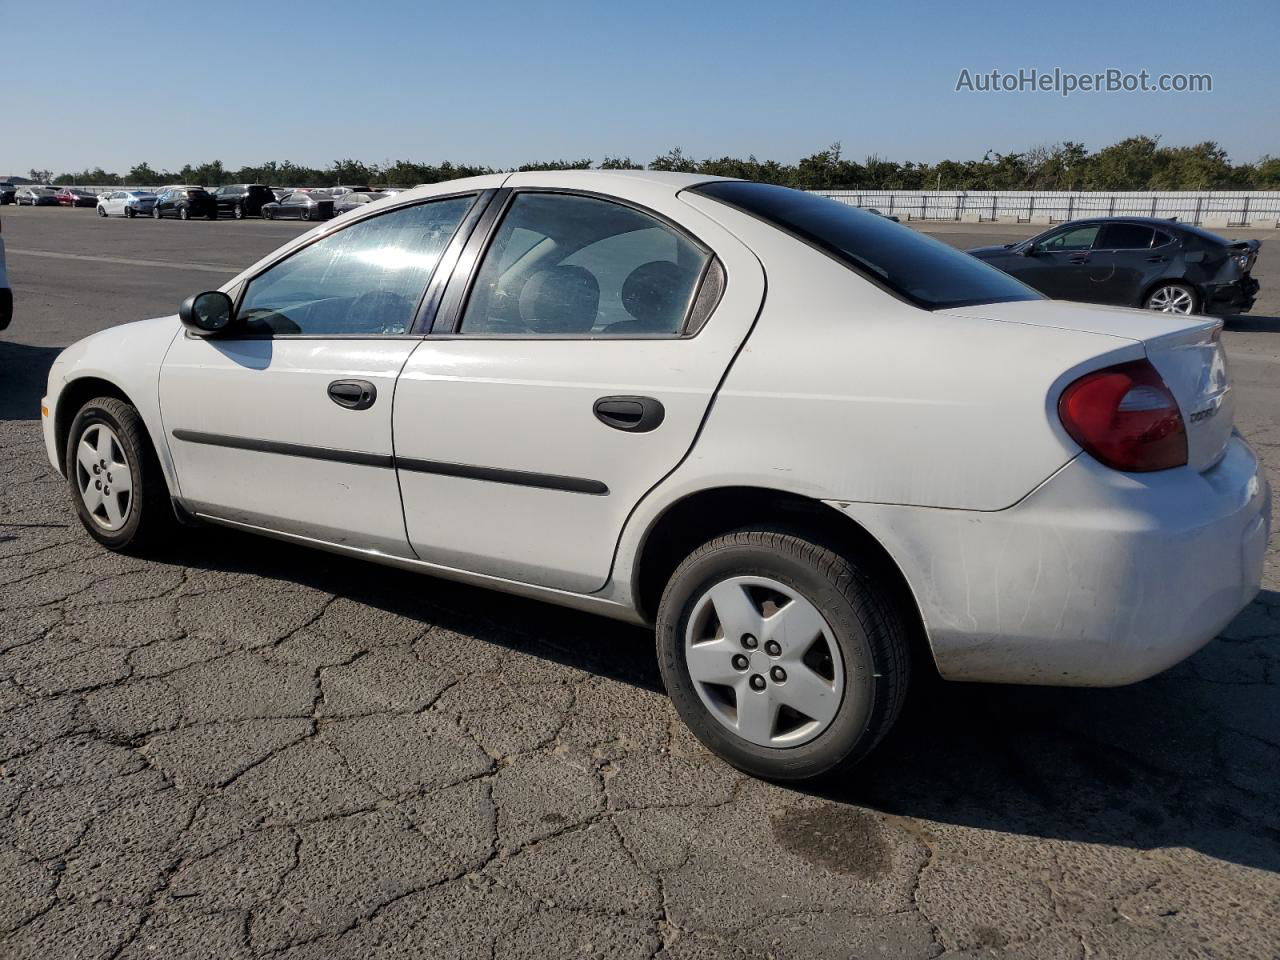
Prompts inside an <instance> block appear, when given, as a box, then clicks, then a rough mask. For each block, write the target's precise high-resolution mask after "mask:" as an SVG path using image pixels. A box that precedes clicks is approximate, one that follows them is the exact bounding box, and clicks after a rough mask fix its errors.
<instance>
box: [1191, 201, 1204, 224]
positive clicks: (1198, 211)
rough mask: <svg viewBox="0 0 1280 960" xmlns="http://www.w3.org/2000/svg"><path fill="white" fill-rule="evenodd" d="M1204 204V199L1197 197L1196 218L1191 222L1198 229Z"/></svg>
mask: <svg viewBox="0 0 1280 960" xmlns="http://www.w3.org/2000/svg"><path fill="white" fill-rule="evenodd" d="M1202 203H1204V197H1200V196H1197V197H1196V218H1195V219H1194V220H1192V221H1191V222H1192V223H1194V224H1195V225H1196V226H1197V227H1198V226H1200V204H1202Z"/></svg>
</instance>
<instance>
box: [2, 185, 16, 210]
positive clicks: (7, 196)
mask: <svg viewBox="0 0 1280 960" xmlns="http://www.w3.org/2000/svg"><path fill="white" fill-rule="evenodd" d="M17 193H18V188H17V187H16V186H14V185H13V184H12V183H9V182H8V181H7V180H6V181H5V182H4V183H0V206H5V205H6V204H10V203H13V198H14V197H15V196H16V195H17Z"/></svg>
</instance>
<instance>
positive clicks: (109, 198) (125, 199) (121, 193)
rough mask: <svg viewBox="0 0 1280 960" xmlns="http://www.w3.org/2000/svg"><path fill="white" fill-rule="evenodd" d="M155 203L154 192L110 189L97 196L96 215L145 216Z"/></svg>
mask: <svg viewBox="0 0 1280 960" xmlns="http://www.w3.org/2000/svg"><path fill="white" fill-rule="evenodd" d="M155 205H156V194H154V193H150V192H148V191H146V190H112V191H110V192H109V193H104V194H101V195H100V196H99V197H98V216H100V217H129V218H133V217H136V216H139V215H141V216H144V217H146V216H150V214H151V208H152V207H154V206H155Z"/></svg>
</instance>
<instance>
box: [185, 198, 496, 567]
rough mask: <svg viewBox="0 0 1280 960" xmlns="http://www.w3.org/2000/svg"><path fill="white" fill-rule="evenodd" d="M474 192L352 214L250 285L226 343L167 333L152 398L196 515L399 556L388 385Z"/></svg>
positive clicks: (413, 341)
mask: <svg viewBox="0 0 1280 960" xmlns="http://www.w3.org/2000/svg"><path fill="white" fill-rule="evenodd" d="M474 200H475V195H467V196H462V197H454V198H450V199H443V200H436V201H432V202H425V203H420V204H416V205H413V206H408V207H401V208H398V209H394V210H390V211H387V212H386V213H383V214H381V215H379V216H375V217H370V218H367V219H364V220H361V221H358V222H356V223H354V224H352V225H350V226H348V227H346V228H345V229H342V230H339V231H337V232H335V233H332V234H329V235H328V236H326V237H322V238H320V239H318V240H316V241H314V242H312V243H310V244H307V245H306V246H303V247H301V248H299V249H297V250H296V251H294V252H292V253H291V254H290V255H288V256H287V257H286V258H285V259H283V260H280V261H277V262H276V263H275V264H273V265H271V266H269V267H267V268H266V269H265V270H264V271H262V272H261V273H259V274H258V275H257V276H255V277H254V278H252V279H251V280H250V281H248V283H247V284H246V285H245V287H244V291H243V294H242V296H241V300H240V303H239V305H238V309H237V323H238V326H237V328H236V332H235V333H234V334H233V335H231V336H229V337H220V338H216V339H203V338H200V337H195V336H192V335H189V334H185V335H183V336H180V337H178V338H177V339H176V340H175V341H174V344H173V346H172V347H171V348H170V350H169V353H168V354H167V356H166V357H165V360H164V364H163V367H162V369H161V374H160V405H161V410H162V415H163V419H164V428H165V434H166V440H167V442H168V444H169V448H170V450H171V452H172V454H173V460H174V465H175V468H176V471H177V476H178V484H179V487H180V488H181V497H182V500H183V502H184V504H185V505H186V506H187V507H188V508H189V509H190V510H192V511H193V512H195V513H198V514H204V515H207V516H211V517H216V518H220V519H224V520H231V521H235V522H238V523H243V524H248V525H252V526H257V527H265V528H267V529H272V530H282V531H285V532H288V533H293V534H297V535H301V536H306V537H311V538H313V539H318V540H322V541H328V542H334V543H340V544H343V545H346V546H352V547H358V548H362V549H371V550H377V551H381V552H385V553H390V554H394V555H398V556H406V555H409V550H408V545H407V542H406V539H405V532H404V518H403V515H402V513H401V509H400V491H399V488H398V486H397V483H396V474H395V470H394V468H393V464H392V457H393V453H394V450H393V446H392V438H391V409H392V399H393V396H394V392H395V382H396V377H397V375H398V374H399V372H400V369H401V367H403V366H404V363H405V361H406V360H407V359H408V357H409V355H410V354H411V353H412V352H413V349H414V347H415V346H416V345H417V344H418V343H419V342H420V338H419V337H418V336H415V335H414V334H413V332H412V327H413V322H414V319H415V316H416V314H417V310H418V306H419V302H420V300H421V298H422V295H423V292H424V290H425V289H426V287H427V284H428V282H429V281H430V279H431V276H432V273H433V271H434V268H435V264H436V261H437V260H438V259H439V256H440V253H441V252H442V251H443V250H444V248H445V246H446V244H447V243H448V242H449V239H450V237H451V236H452V234H453V232H454V230H455V229H456V228H457V226H458V224H459V223H460V222H461V220H462V218H463V216H464V215H465V214H466V212H467V211H468V209H469V208H470V207H471V205H472V204H473V202H474Z"/></svg>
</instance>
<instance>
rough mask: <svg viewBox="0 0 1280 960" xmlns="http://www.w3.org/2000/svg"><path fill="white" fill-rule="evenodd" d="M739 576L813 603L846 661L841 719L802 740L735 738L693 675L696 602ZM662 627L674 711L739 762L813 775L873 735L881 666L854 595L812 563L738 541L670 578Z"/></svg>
mask: <svg viewBox="0 0 1280 960" xmlns="http://www.w3.org/2000/svg"><path fill="white" fill-rule="evenodd" d="M740 576H761V577H769V578H772V579H774V580H777V581H778V582H780V583H782V584H784V585H786V586H787V587H789V588H791V589H792V590H795V591H796V592H797V593H799V594H801V595H802V596H804V597H805V598H806V599H807V600H809V601H810V602H811V603H813V604H814V606H816V607H817V609H818V610H819V611H820V612H821V613H822V615H823V617H824V618H825V619H826V621H827V625H828V626H829V627H830V629H831V633H832V636H833V637H834V639H835V641H836V645H837V647H838V648H839V653H840V656H841V658H842V659H843V662H844V675H845V691H844V696H843V698H842V700H841V703H840V707H839V709H838V711H837V713H836V717H835V719H834V720H833V721H832V722H831V725H830V726H828V727H827V729H825V730H824V731H822V733H820V734H819V735H818V736H817V737H816V738H814V739H813V740H810V741H808V742H807V743H804V744H800V745H799V746H795V747H785V748H774V747H762V746H758V745H756V744H753V743H750V742H748V741H746V740H743V739H741V738H739V737H737V736H735V735H734V734H733V733H732V732H730V731H729V730H728V729H727V728H726V727H724V726H723V725H722V724H721V723H720V722H719V721H718V720H716V718H715V717H713V716H712V715H711V714H710V712H709V711H708V710H707V708H706V706H705V705H704V704H703V703H702V700H701V698H700V697H699V696H698V692H697V690H696V689H695V688H694V684H693V681H692V680H691V679H690V677H689V668H688V663H687V661H686V659H685V655H684V643H685V631H686V629H687V627H688V623H689V618H690V617H691V616H692V614H693V609H694V606H695V604H696V600H697V599H698V598H699V597H701V596H702V594H703V593H705V592H706V591H707V590H708V589H710V588H711V586H713V585H714V584H715V583H717V582H720V581H722V580H725V579H728V578H730V577H740ZM656 632H657V640H658V661H659V667H660V668H661V670H662V676H663V680H664V681H665V683H666V686H667V693H668V695H669V696H670V697H671V700H672V703H673V704H674V705H675V707H676V710H677V711H678V712H679V714H680V716H681V718H682V719H683V720H684V721H685V723H686V724H687V725H688V726H689V727H690V729H692V730H693V732H694V733H695V735H697V736H698V738H699V739H700V740H702V741H703V743H705V744H706V745H707V746H708V747H709V748H710V749H711V750H713V751H714V752H715V753H717V754H719V755H720V756H721V757H723V758H724V759H726V760H727V761H728V762H729V763H731V764H733V765H734V766H735V767H738V768H739V769H741V770H744V771H746V772H748V773H751V774H754V775H756V776H760V777H764V778H767V779H773V780H800V779H809V778H812V777H817V776H821V775H822V774H824V773H826V772H828V771H830V770H832V769H833V768H835V767H837V766H839V765H840V764H841V763H842V762H843V761H845V760H846V759H847V758H848V757H849V756H850V755H851V754H853V753H855V752H856V751H857V750H858V748H859V746H860V745H862V744H863V742H864V741H865V740H866V739H867V735H868V732H869V730H870V728H871V720H872V717H873V714H874V712H875V708H876V703H875V700H876V692H877V691H876V681H875V675H876V673H877V672H879V671H878V669H877V664H876V663H875V655H874V652H873V647H872V644H871V642H870V640H869V638H868V637H867V634H866V631H865V629H864V627H863V625H862V623H861V621H860V620H859V619H858V616H857V613H856V612H855V610H854V609H853V607H852V605H851V604H850V603H849V601H848V599H847V598H846V597H845V596H844V595H843V594H841V593H840V592H839V590H837V589H836V587H835V586H834V584H832V583H831V581H830V580H828V579H827V578H826V577H825V576H823V574H822V573H821V572H819V571H818V570H817V569H815V568H814V567H812V566H809V565H807V564H805V563H804V562H802V561H800V560H798V559H796V558H793V557H791V556H789V555H787V554H784V553H781V552H778V551H775V550H772V549H769V548H767V547H764V546H749V545H745V544H735V545H730V546H726V547H724V548H723V549H718V550H715V551H713V552H710V553H707V554H705V555H703V556H700V557H698V558H697V559H696V560H693V561H692V562H687V565H682V566H681V568H680V569H679V570H677V572H676V575H675V576H673V577H672V580H671V582H670V583H669V584H668V586H667V590H666V592H665V593H664V595H663V599H662V604H661V607H660V609H659V617H658V623H657V628H656Z"/></svg>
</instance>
